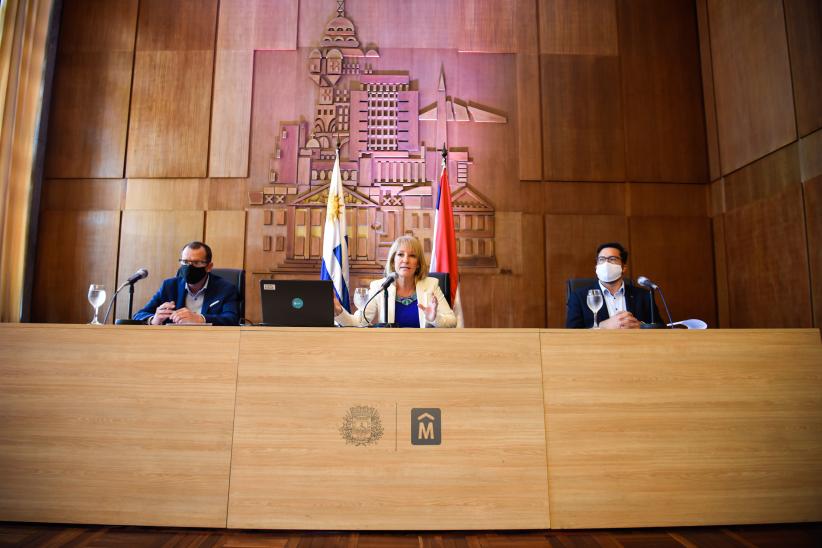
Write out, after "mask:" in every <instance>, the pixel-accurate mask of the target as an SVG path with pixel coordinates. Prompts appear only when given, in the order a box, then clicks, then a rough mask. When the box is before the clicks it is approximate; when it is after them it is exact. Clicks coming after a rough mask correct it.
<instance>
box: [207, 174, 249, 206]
mask: <svg viewBox="0 0 822 548" xmlns="http://www.w3.org/2000/svg"><path fill="white" fill-rule="evenodd" d="M246 204H248V193H247V191H246V180H245V179H211V180H210V181H209V183H208V207H207V209H209V210H211V209H245V207H246Z"/></svg>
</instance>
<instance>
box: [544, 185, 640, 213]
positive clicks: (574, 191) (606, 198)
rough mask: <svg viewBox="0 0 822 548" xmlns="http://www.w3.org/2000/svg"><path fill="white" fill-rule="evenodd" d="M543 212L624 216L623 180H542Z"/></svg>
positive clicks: (624, 187)
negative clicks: (618, 181)
mask: <svg viewBox="0 0 822 548" xmlns="http://www.w3.org/2000/svg"><path fill="white" fill-rule="evenodd" d="M543 185H544V190H545V205H544V206H543V210H544V211H545V213H553V214H565V215H626V214H627V213H626V212H627V208H626V205H627V202H626V199H627V192H626V189H627V187H626V185H625V183H566V182H558V181H551V182H546V183H543Z"/></svg>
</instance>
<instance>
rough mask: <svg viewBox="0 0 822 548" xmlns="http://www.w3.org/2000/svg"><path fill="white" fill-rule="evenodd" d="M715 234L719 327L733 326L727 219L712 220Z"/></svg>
mask: <svg viewBox="0 0 822 548" xmlns="http://www.w3.org/2000/svg"><path fill="white" fill-rule="evenodd" d="M711 225H712V228H713V233H714V268H715V276H716V316H717V317H716V319H717V325H718V327H729V326H730V325H731V310H730V302H729V297H728V261H727V258H726V251H725V247H726V245H725V217H724V216H723V215H718V216H716V217H714V218H713V219H711Z"/></svg>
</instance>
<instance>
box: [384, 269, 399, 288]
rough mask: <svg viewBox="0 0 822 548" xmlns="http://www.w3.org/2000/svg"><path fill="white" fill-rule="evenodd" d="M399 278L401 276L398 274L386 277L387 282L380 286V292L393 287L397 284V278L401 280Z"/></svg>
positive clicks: (393, 273)
mask: <svg viewBox="0 0 822 548" xmlns="http://www.w3.org/2000/svg"><path fill="white" fill-rule="evenodd" d="M399 277H400V275H399V274H397V273H396V272H392V273H391V274H389V275H388V276H386V277H385V281H384V282H383V283H382V285H381V286H380V291H384V290H386V289H388V286H389V285H391V284H392V283H394V282H396V281H397V278H399Z"/></svg>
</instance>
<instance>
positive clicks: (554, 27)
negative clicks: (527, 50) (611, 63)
mask: <svg viewBox="0 0 822 548" xmlns="http://www.w3.org/2000/svg"><path fill="white" fill-rule="evenodd" d="M539 23H540V26H539V43H540V52H541V53H549V54H559V55H565V54H572V55H574V54H575V55H617V54H618V52H619V44H618V41H617V10H616V2H615V1H614V0H539Z"/></svg>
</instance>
